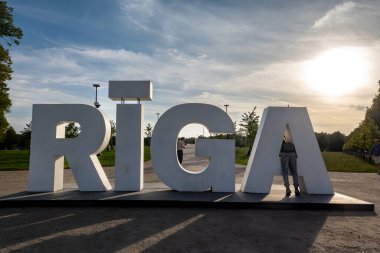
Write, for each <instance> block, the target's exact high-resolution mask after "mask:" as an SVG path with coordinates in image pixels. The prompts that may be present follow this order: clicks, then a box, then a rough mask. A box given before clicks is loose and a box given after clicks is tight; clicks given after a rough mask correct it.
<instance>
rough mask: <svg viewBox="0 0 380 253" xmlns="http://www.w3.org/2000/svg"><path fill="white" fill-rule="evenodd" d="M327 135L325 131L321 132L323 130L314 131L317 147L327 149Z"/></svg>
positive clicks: (322, 149)
mask: <svg viewBox="0 0 380 253" xmlns="http://www.w3.org/2000/svg"><path fill="white" fill-rule="evenodd" d="M327 135H328V134H327V133H323V132H321V133H315V137H316V138H317V141H318V145H319V149H320V150H321V151H326V150H328V147H329V141H328V137H327Z"/></svg>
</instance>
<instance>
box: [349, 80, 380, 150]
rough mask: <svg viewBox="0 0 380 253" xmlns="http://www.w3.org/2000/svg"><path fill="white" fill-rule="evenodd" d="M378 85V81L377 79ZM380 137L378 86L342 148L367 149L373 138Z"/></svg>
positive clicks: (379, 92) (379, 96) (379, 97)
mask: <svg viewBox="0 0 380 253" xmlns="http://www.w3.org/2000/svg"><path fill="white" fill-rule="evenodd" d="M379 86H380V81H379ZM379 138H380V87H379V89H378V92H377V94H376V95H375V97H374V98H373V100H372V105H371V107H368V108H367V109H366V113H365V116H364V119H363V120H362V121H361V122H360V123H359V125H358V126H357V127H356V128H355V129H354V130H353V131H352V132H351V133H350V134H349V135H348V136H347V141H346V142H345V144H344V146H343V149H344V150H345V151H347V152H357V151H368V150H369V149H370V148H371V146H372V144H373V140H374V139H379Z"/></svg>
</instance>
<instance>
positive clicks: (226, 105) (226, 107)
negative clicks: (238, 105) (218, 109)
mask: <svg viewBox="0 0 380 253" xmlns="http://www.w3.org/2000/svg"><path fill="white" fill-rule="evenodd" d="M224 106H225V107H226V113H228V112H227V108H228V107H229V106H230V105H224Z"/></svg>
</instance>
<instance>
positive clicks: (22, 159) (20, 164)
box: [0, 150, 29, 170]
mask: <svg viewBox="0 0 380 253" xmlns="http://www.w3.org/2000/svg"><path fill="white" fill-rule="evenodd" d="M28 167H29V151H28V150H1V151H0V170H25V169H28Z"/></svg>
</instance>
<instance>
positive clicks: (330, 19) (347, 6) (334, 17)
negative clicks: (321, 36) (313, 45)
mask: <svg viewBox="0 0 380 253" xmlns="http://www.w3.org/2000/svg"><path fill="white" fill-rule="evenodd" d="M355 7H356V3H354V2H351V1H350V2H344V3H342V4H338V5H336V6H335V7H334V8H333V9H331V10H329V11H328V12H327V13H326V14H325V15H324V16H323V17H321V18H320V19H318V20H316V21H315V22H314V25H313V26H312V29H318V28H321V27H324V26H326V25H328V24H329V23H341V22H344V20H345V18H346V15H347V14H348V13H349V12H351V11H352V10H353V9H354V8H355Z"/></svg>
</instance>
